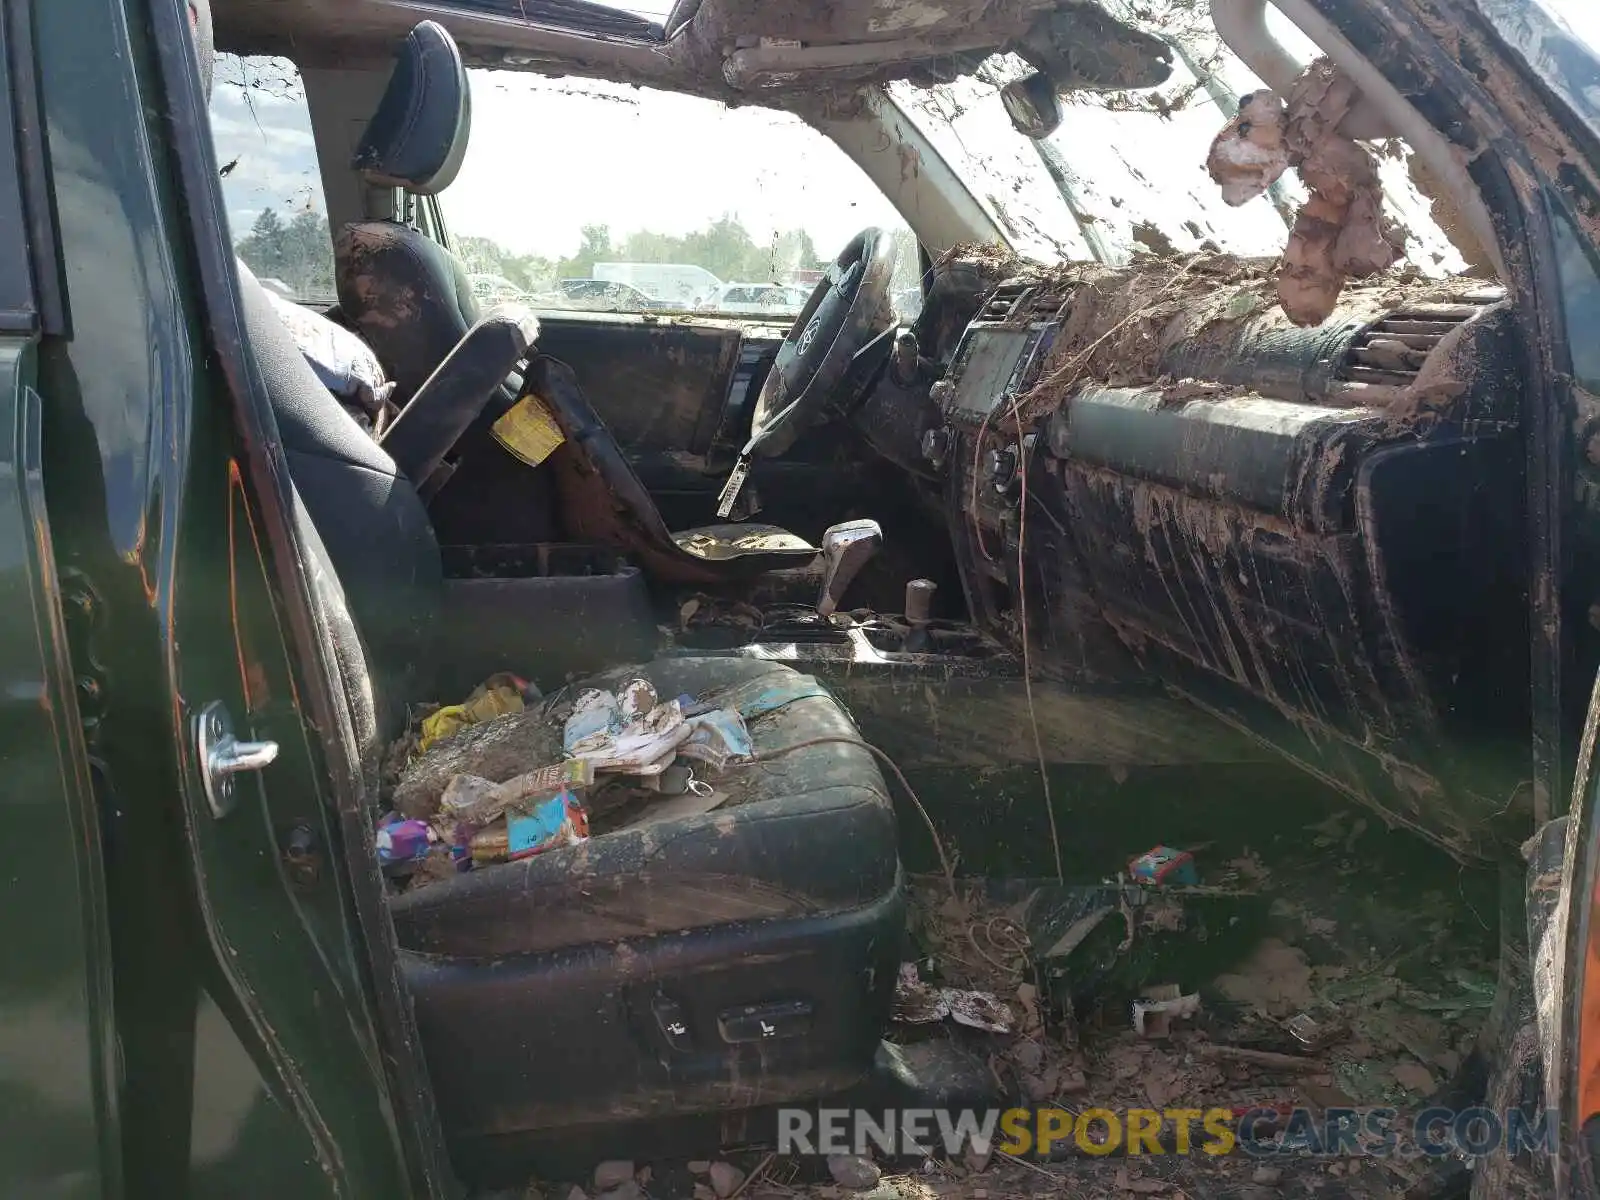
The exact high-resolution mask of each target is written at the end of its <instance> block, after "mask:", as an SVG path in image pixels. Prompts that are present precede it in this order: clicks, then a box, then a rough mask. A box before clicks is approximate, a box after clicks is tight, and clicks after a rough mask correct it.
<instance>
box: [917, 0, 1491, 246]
mask: <svg viewBox="0 0 1600 1200" xmlns="http://www.w3.org/2000/svg"><path fill="white" fill-rule="evenodd" d="M1105 7H1106V8H1107V9H1109V10H1111V11H1113V12H1115V13H1117V14H1118V15H1119V16H1121V17H1123V18H1124V19H1125V20H1128V21H1129V22H1130V23H1131V24H1134V25H1136V26H1138V27H1139V28H1141V29H1144V30H1146V31H1148V32H1151V33H1155V34H1157V35H1158V36H1160V37H1162V38H1163V39H1164V40H1165V41H1166V42H1167V43H1168V44H1169V45H1170V46H1171V47H1172V48H1173V51H1174V63H1173V71H1172V76H1171V78H1170V79H1169V80H1168V81H1167V82H1166V83H1164V84H1163V85H1161V86H1160V87H1158V88H1152V89H1147V90H1143V91H1111V92H1091V91H1086V90H1080V91H1074V92H1070V93H1068V94H1067V95H1065V96H1063V97H1062V110H1063V111H1062V121H1061V125H1060V127H1059V128H1058V129H1057V130H1056V131H1055V132H1054V133H1052V134H1051V135H1049V136H1048V137H1046V138H1044V139H1042V140H1039V141H1035V140H1033V139H1031V138H1028V137H1024V136H1023V135H1022V134H1020V133H1018V132H1017V131H1016V130H1014V129H1013V128H1012V126H1011V123H1010V120H1009V119H1008V117H1007V116H1006V112H1005V109H1004V106H1003V105H1002V102H1001V99H1000V94H999V92H1000V89H1001V88H1002V87H1003V86H1004V85H1005V84H1007V83H1009V82H1011V81H1013V80H1015V79H1019V78H1021V77H1022V76H1024V75H1026V74H1027V73H1028V72H1029V70H1030V68H1029V67H1028V66H1027V65H1026V64H1025V63H1023V62H1022V61H1021V60H1020V59H1018V58H1016V57H1014V56H1012V55H994V56H992V57H991V58H989V59H988V61H986V62H985V63H984V64H983V66H982V68H980V69H979V71H978V72H977V73H976V74H974V75H972V76H969V77H967V78H964V79H960V80H958V81H956V82H955V83H953V84H947V85H942V86H937V87H916V86H913V85H911V84H904V83H902V84H895V85H893V86H891V88H890V93H891V95H892V96H893V97H894V98H895V100H896V102H897V103H899V105H900V106H901V107H902V108H903V109H904V110H905V111H906V112H907V114H908V115H909V116H910V117H911V119H912V120H913V121H914V122H916V124H917V125H918V127H919V128H920V129H921V130H922V132H923V133H924V134H925V135H926V136H927V137H928V138H929V140H930V141H932V142H933V143H934V145H935V146H937V147H938V149H939V150H940V152H941V153H942V154H943V155H944V156H945V158H947V159H948V160H949V161H950V162H951V163H952V164H953V165H955V166H956V169H957V170H958V171H959V172H960V173H961V174H962V175H963V176H964V177H965V178H966V179H967V180H968V183H969V186H972V187H973V190H974V192H975V193H977V195H978V198H979V200H980V201H981V202H983V203H984V205H985V206H986V207H987V208H988V209H989V210H990V213H991V214H992V215H993V216H994V218H995V220H996V221H997V222H998V223H999V224H1000V226H1001V228H1003V229H1005V230H1006V232H1007V234H1008V235H1009V236H1010V237H1011V239H1012V241H1013V242H1014V244H1015V245H1016V247H1017V249H1018V250H1019V251H1020V252H1021V253H1023V254H1025V255H1027V256H1029V257H1034V258H1041V259H1045V260H1050V259H1055V258H1059V257H1062V256H1065V257H1067V258H1071V259H1078V260H1083V259H1095V260H1098V261H1101V262H1108V263H1126V262H1128V261H1130V260H1131V259H1132V258H1134V257H1136V256H1138V255H1141V254H1168V253H1172V252H1174V251H1200V250H1221V251H1227V252H1230V253H1234V254H1240V255H1247V256H1268V255H1272V256H1275V255H1277V254H1279V253H1280V252H1281V251H1282V250H1283V247H1284V243H1285V241H1286V239H1287V237H1288V231H1289V226H1290V225H1291V224H1292V222H1293V218H1294V211H1295V209H1296V208H1297V207H1298V206H1299V204H1300V203H1301V202H1302V201H1303V200H1304V198H1305V193H1304V191H1303V190H1302V188H1301V186H1300V184H1299V182H1298V181H1297V180H1296V179H1294V177H1293V176H1292V174H1291V175H1288V176H1285V178H1284V179H1283V180H1281V181H1280V182H1279V183H1278V184H1277V185H1276V186H1275V187H1274V188H1273V191H1272V193H1271V195H1270V196H1269V197H1266V198H1263V199H1260V200H1257V201H1253V202H1251V203H1249V204H1246V205H1243V206H1240V207H1238V208H1233V207H1230V206H1229V205H1227V204H1225V203H1224V202H1223V199H1222V195H1221V193H1220V191H1219V190H1218V188H1217V186H1216V184H1215V183H1213V182H1212V180H1211V178H1210V176H1209V175H1208V174H1207V172H1206V167H1205V158H1206V153H1207V150H1208V149H1209V147H1210V144H1211V141H1212V139H1213V138H1214V137H1215V136H1216V135H1217V133H1218V131H1219V130H1221V128H1222V127H1223V125H1224V124H1226V123H1227V121H1228V120H1229V119H1230V118H1231V117H1232V116H1233V114H1234V111H1235V106H1236V104H1237V98H1238V97H1239V96H1241V95H1244V94H1246V93H1248V92H1252V91H1255V90H1257V89H1259V88H1261V87H1262V86H1263V85H1262V83H1261V81H1260V80H1259V79H1258V78H1257V77H1256V76H1255V75H1253V74H1252V73H1251V72H1250V71H1249V69H1248V68H1246V67H1245V66H1244V64H1243V63H1241V62H1240V61H1239V59H1238V58H1237V57H1236V56H1235V55H1234V54H1232V53H1231V52H1230V51H1229V50H1228V49H1227V48H1226V47H1225V46H1224V45H1223V44H1222V42H1221V41H1220V39H1219V38H1218V37H1217V35H1216V31H1215V29H1214V27H1213V26H1212V24H1211V17H1210V8H1209V5H1208V4H1206V3H1205V2H1204V0H1164V2H1157V3H1149V4H1145V5H1141V6H1140V7H1139V8H1138V9H1137V11H1135V10H1133V9H1132V8H1130V7H1128V6H1126V5H1121V4H1119V3H1118V0H1105ZM1268 24H1269V26H1270V27H1271V28H1272V29H1273V31H1274V32H1275V33H1276V34H1277V36H1278V38H1279V40H1280V41H1281V42H1282V43H1283V44H1284V45H1285V46H1286V47H1288V48H1289V50H1290V51H1291V52H1292V53H1294V54H1295V55H1296V56H1297V57H1298V58H1299V60H1300V61H1301V62H1302V63H1308V62H1310V61H1311V59H1312V58H1314V57H1315V56H1316V50H1315V47H1314V46H1313V45H1312V44H1311V42H1310V41H1309V40H1308V39H1306V38H1305V37H1304V36H1303V35H1302V34H1300V32H1299V31H1298V30H1297V29H1295V28H1294V27H1293V26H1292V25H1290V24H1289V23H1288V22H1287V21H1286V20H1284V19H1282V18H1281V17H1280V16H1279V14H1278V13H1277V11H1276V10H1275V9H1271V8H1269V9H1268ZM1376 149H1377V150H1378V152H1379V172H1380V175H1381V177H1382V180H1383V185H1384V191H1385V194H1386V198H1387V201H1388V209H1389V212H1390V214H1391V215H1392V216H1393V217H1395V218H1397V219H1398V220H1399V221H1400V223H1401V224H1403V226H1404V227H1405V230H1406V234H1407V237H1406V246H1405V250H1406V257H1405V261H1407V262H1409V263H1411V264H1413V265H1415V266H1416V267H1417V268H1418V269H1420V270H1422V271H1423V272H1425V273H1427V274H1430V275H1440V274H1444V273H1448V272H1455V271H1460V270H1463V269H1464V268H1465V266H1466V263H1465V261H1464V260H1463V259H1462V257H1461V255H1460V254H1459V253H1457V251H1456V250H1455V248H1454V247H1453V246H1452V245H1451V243H1450V240H1449V238H1448V237H1446V236H1445V234H1444V233H1443V231H1441V230H1440V229H1439V227H1438V226H1437V225H1436V224H1435V223H1434V222H1433V220H1432V218H1431V217H1430V216H1429V207H1430V204H1429V201H1428V200H1427V199H1426V198H1424V197H1423V196H1422V195H1421V193H1420V192H1419V191H1418V189H1417V186H1416V184H1415V182H1414V181H1413V179H1412V177H1411V176H1412V170H1413V163H1412V157H1411V151H1410V149H1409V147H1407V146H1406V145H1405V144H1404V143H1403V142H1401V141H1400V140H1399V139H1390V140H1388V141H1385V142H1381V143H1378V144H1377V146H1376Z"/></svg>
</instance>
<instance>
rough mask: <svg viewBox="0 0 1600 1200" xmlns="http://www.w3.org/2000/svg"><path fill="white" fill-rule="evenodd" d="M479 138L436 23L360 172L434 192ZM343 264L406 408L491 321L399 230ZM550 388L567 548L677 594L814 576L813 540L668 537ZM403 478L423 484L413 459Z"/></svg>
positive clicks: (601, 438)
mask: <svg viewBox="0 0 1600 1200" xmlns="http://www.w3.org/2000/svg"><path fill="white" fill-rule="evenodd" d="M471 127H472V98H471V88H470V86H469V84H468V81H467V73H466V69H465V67H464V66H463V65H462V61H461V53H460V51H459V50H458V49H457V47H456V44H455V42H454V40H453V39H452V38H451V37H450V34H449V33H448V32H447V31H446V30H445V29H444V28H443V26H441V25H438V24H436V23H435V22H433V21H424V22H423V23H422V24H420V25H418V26H417V27H416V28H415V29H413V30H412V31H411V33H410V35H409V36H407V38H406V40H405V44H404V45H403V46H402V47H401V50H400V56H399V60H398V61H397V62H396V64H395V68H394V73H393V74H392V75H391V76H390V77H389V86H388V88H387V89H386V90H385V91H384V94H383V99H382V100H381V101H380V103H379V105H378V111H377V112H376V113H375V114H373V118H372V121H371V123H370V124H369V125H368V126H367V130H366V133H365V135H364V136H363V137H362V140H361V144H360V146H359V147H358V148H357V150H356V153H355V157H354V159H353V160H352V166H354V167H355V168H356V169H357V170H359V171H360V172H361V173H362V175H363V177H364V178H365V179H366V181H367V182H368V183H370V184H374V185H376V186H380V187H398V188H402V189H404V190H405V191H406V192H408V193H410V194H412V195H415V196H429V195H434V194H436V193H438V192H440V191H442V190H444V189H445V188H446V187H448V186H449V185H450V183H451V182H452V181H453V180H454V179H455V176H456V173H457V171H458V170H459V169H460V166H461V161H462V158H463V157H464V156H465V153H466V146H467V139H468V137H469V135H470V132H471ZM334 258H335V262H336V271H335V275H336V281H337V287H338V292H339V307H340V310H341V311H342V312H343V314H344V316H345V318H346V320H348V321H349V322H350V323H351V324H352V325H353V326H354V327H355V329H356V331H357V332H358V333H360V334H361V336H362V338H363V339H364V340H365V341H366V343H367V344H368V345H369V346H371V347H372V349H373V351H374V352H375V353H376V354H377V356H378V360H379V361H380V362H381V363H382V364H383V367H384V370H385V371H386V372H387V373H388V376H389V378H390V379H392V380H394V383H395V390H394V397H393V399H394V401H395V403H397V404H399V405H401V406H402V407H404V406H405V405H406V403H407V402H408V401H409V400H410V399H411V398H412V397H413V396H415V395H416V393H417V391H418V389H420V388H421V387H422V386H423V384H424V382H425V381H427V380H428V379H429V377H430V376H431V375H432V374H433V372H434V371H435V370H436V369H437V368H438V367H439V364H440V363H441V362H443V361H444V359H445V356H446V355H447V354H449V353H450V352H451V350H452V349H453V348H454V347H455V346H456V345H457V344H458V343H459V342H460V341H461V339H462V338H464V337H465V336H466V335H467V332H468V330H469V329H471V328H473V326H474V325H475V323H477V322H478V321H479V320H480V314H479V311H478V305H477V301H476V300H475V299H474V298H473V295H472V287H471V283H470V281H469V280H468V278H467V272H466V268H465V267H464V266H463V265H462V264H461V262H460V260H458V259H457V258H456V257H455V256H454V255H453V254H451V253H450V252H449V251H448V250H447V249H446V248H445V247H443V246H441V245H439V243H437V242H435V241H433V240H432V239H431V238H429V237H427V236H426V235H425V234H423V233H422V232H421V231H419V230H417V229H415V228H412V227H411V226H410V225H407V224H405V223H403V222H400V221H360V222H356V223H354V224H350V225H346V226H345V227H344V228H343V229H341V230H340V231H339V235H338V237H337V238H335V240H334ZM542 378H544V379H546V380H549V381H552V382H553V383H554V384H555V390H554V391H553V392H552V391H547V390H541V391H540V395H541V396H543V397H544V398H545V399H546V400H547V401H548V402H549V403H550V406H551V408H552V409H553V410H554V412H555V415H556V418H557V420H558V421H559V422H560V424H561V425H562V428H563V432H564V433H565V434H566V437H567V439H568V444H567V445H566V446H564V447H563V448H562V449H561V450H560V451H558V452H557V455H556V457H555V458H554V459H553V460H552V463H551V469H552V471H553V472H554V475H555V481H556V485H557V488H558V489H559V492H560V498H561V508H562V519H563V520H562V523H563V524H564V526H565V535H566V537H567V539H568V540H571V541H590V542H601V543H604V544H607V545H612V546H616V547H617V548H618V549H620V550H624V551H626V552H627V553H629V554H631V555H632V556H633V557H635V558H637V559H638V560H639V565H640V566H641V567H642V568H643V569H644V570H645V571H646V572H647V573H648V574H650V575H651V576H653V577H656V578H659V579H663V580H666V581H668V582H673V583H691V584H708V585H709V584H715V583H719V582H722V581H725V580H729V579H738V578H745V577H749V576H751V575H757V574H760V573H762V572H764V571H770V570H778V569H782V568H785V567H794V566H802V565H804V564H805V563H807V562H810V561H811V560H812V559H814V558H815V557H816V555H817V550H816V547H814V546H812V545H811V544H810V543H809V542H807V541H806V540H805V539H804V538H801V537H798V536H796V535H795V534H792V533H789V532H788V531H786V530H783V529H779V528H777V527H776V526H773V525H760V524H741V525H715V526H708V527H705V528H700V529H689V530H684V531H681V532H676V533H674V532H672V531H670V530H668V529H667V527H666V525H665V524H663V522H662V520H661V516H660V514H659V513H658V512H657V511H656V507H655V503H654V502H653V501H652V500H651V499H650V496H649V494H648V493H647V492H646V491H645V489H644V487H643V486H642V485H641V484H640V482H639V480H638V479H637V477H636V476H635V475H634V473H633V470H632V468H631V467H630V466H629V465H628V463H627V460H626V458H625V457H624V455H623V453H622V450H621V448H620V447H619V446H618V445H617V443H616V439H614V438H613V437H612V436H611V434H610V432H609V431H608V430H607V429H606V427H605V424H604V422H602V421H601V420H600V418H599V417H598V416H597V415H596V413H595V411H594V409H593V407H592V406H591V405H590V404H589V402H588V400H587V399H586V398H585V397H584V396H583V393H582V391H581V388H580V387H579V382H580V381H578V380H577V379H576V378H575V377H574V376H573V374H572V372H571V371H570V370H568V369H567V368H566V367H565V366H563V365H561V364H558V363H549V364H548V365H547V367H546V370H545V371H544V372H543V374H542ZM519 382H520V381H517V380H515V379H513V380H511V381H510V387H509V390H508V391H507V392H506V393H505V395H504V398H503V403H500V404H499V405H498V407H496V406H495V405H494V404H493V403H491V408H490V411H489V414H488V415H490V416H497V415H499V409H500V408H503V407H506V406H509V404H510V403H512V402H513V401H514V399H515V394H516V391H517V390H518V387H519ZM473 415H474V416H476V415H477V414H476V412H475V413H474V414H473ZM406 419H407V418H406V416H405V415H402V418H401V421H400V422H399V423H398V425H397V427H396V430H395V431H394V432H391V433H389V434H386V435H385V439H386V441H387V440H388V439H389V438H392V437H396V436H398V432H399V428H400V427H401V426H404V425H405V423H406ZM452 428H454V426H452ZM474 452H475V453H487V454H503V453H504V451H502V450H500V449H499V448H498V447H496V446H495V445H494V444H493V443H492V442H491V441H490V440H489V439H488V438H486V437H478V438H477V439H476V440H475V443H474ZM402 467H404V468H405V469H406V473H407V474H408V475H409V476H410V477H411V478H412V479H413V480H416V481H417V482H419V483H420V482H422V478H421V477H419V476H418V475H417V473H416V472H415V471H414V470H412V469H411V468H409V467H407V466H406V464H405V462H404V460H403V459H402ZM456 486H457V488H458V489H459V487H460V485H456ZM454 499H455V500H457V501H458V502H459V500H460V497H459V496H456V497H454ZM452 507H453V506H452ZM451 524H452V525H459V522H456V521H452V522H451ZM455 534H456V536H457V537H466V538H467V540H473V539H472V538H471V537H470V534H471V531H470V530H461V529H459V528H457V529H456V530H455Z"/></svg>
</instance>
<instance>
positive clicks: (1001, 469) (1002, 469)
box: [984, 446, 1017, 493]
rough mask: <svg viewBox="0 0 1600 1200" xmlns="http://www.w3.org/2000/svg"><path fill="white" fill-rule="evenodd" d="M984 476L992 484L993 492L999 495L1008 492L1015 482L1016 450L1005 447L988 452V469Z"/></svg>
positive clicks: (1012, 447) (1013, 447)
mask: <svg viewBox="0 0 1600 1200" xmlns="http://www.w3.org/2000/svg"><path fill="white" fill-rule="evenodd" d="M984 475H985V478H987V479H988V481H989V482H990V483H992V484H994V490H995V491H997V492H1001V493H1004V492H1008V491H1010V490H1011V486H1012V484H1014V483H1016V481H1017V448H1016V447H1015V446H1005V447H996V448H995V449H993V450H990V451H989V462H988V467H987V469H986V470H985V472H984Z"/></svg>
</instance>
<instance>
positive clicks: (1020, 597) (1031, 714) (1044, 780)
mask: <svg viewBox="0 0 1600 1200" xmlns="http://www.w3.org/2000/svg"><path fill="white" fill-rule="evenodd" d="M1020 403H1021V397H1019V396H1012V397H1011V423H1012V425H1014V426H1015V427H1016V431H1017V453H1018V457H1019V459H1020V463H1019V465H1018V468H1017V470H1018V472H1019V474H1020V475H1021V478H1022V494H1021V496H1020V498H1019V500H1018V508H1017V617H1018V624H1019V626H1020V629H1019V630H1018V632H1019V634H1020V636H1021V639H1022V691H1023V694H1024V695H1025V696H1027V698H1028V724H1029V726H1030V727H1031V728H1032V729H1033V752H1034V755H1035V757H1037V758H1038V760H1039V786H1040V788H1041V789H1042V790H1043V791H1044V813H1045V816H1047V817H1049V818H1050V850H1051V852H1052V853H1053V854H1054V855H1055V859H1056V882H1057V883H1065V882H1066V881H1067V874H1066V871H1065V870H1064V869H1063V868H1062V866H1061V835H1060V833H1058V832H1057V830H1056V806H1055V801H1054V800H1053V799H1052V798H1051V795H1050V769H1049V767H1048V766H1046V764H1045V761H1044V739H1043V738H1042V737H1040V736H1039V711H1038V709H1036V708H1035V707H1034V704H1033V659H1032V657H1031V653H1030V651H1029V649H1028V567H1027V562H1026V561H1025V560H1024V558H1023V553H1022V552H1023V547H1024V546H1026V544H1027V539H1028V439H1027V437H1026V436H1025V435H1024V434H1023V432H1022V421H1021V416H1020V414H1019V412H1018V406H1019V404H1020Z"/></svg>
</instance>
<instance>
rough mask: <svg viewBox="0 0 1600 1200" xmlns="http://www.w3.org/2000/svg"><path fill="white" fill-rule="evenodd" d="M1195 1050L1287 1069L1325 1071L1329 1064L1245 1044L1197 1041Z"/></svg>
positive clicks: (1204, 1055)
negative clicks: (1258, 1048)
mask: <svg viewBox="0 0 1600 1200" xmlns="http://www.w3.org/2000/svg"><path fill="white" fill-rule="evenodd" d="M1194 1049H1195V1052H1196V1053H1197V1054H1199V1055H1200V1057H1201V1058H1222V1059H1229V1060H1232V1061H1234V1062H1247V1063H1254V1064H1255V1065H1256V1066H1258V1067H1280V1068H1282V1069H1283V1070H1286V1071H1323V1070H1326V1069H1327V1065H1326V1064H1325V1063H1323V1062H1322V1061H1321V1060H1320V1059H1316V1058H1302V1057H1300V1056H1298V1055H1294V1054H1275V1053H1273V1052H1272V1051H1271V1050H1248V1049H1246V1048H1245V1047H1243V1046H1219V1045H1217V1044H1216V1043H1215V1042H1199V1043H1196V1045H1195V1047H1194Z"/></svg>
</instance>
